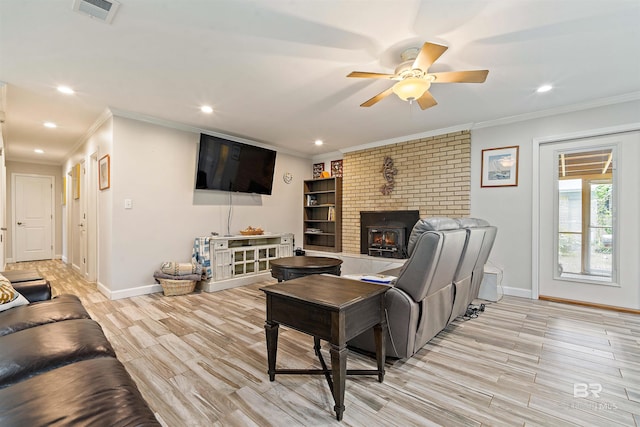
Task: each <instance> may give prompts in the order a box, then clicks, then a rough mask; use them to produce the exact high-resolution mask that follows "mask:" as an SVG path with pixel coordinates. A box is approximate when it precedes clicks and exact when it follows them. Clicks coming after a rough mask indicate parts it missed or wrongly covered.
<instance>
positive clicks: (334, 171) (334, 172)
mask: <svg viewBox="0 0 640 427" xmlns="http://www.w3.org/2000/svg"><path fill="white" fill-rule="evenodd" d="M331 176H335V177H336V178H342V159H340V160H331Z"/></svg>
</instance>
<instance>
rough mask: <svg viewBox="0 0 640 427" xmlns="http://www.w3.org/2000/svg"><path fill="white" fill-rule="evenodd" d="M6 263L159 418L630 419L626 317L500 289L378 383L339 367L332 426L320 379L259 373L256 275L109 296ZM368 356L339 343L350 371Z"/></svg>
mask: <svg viewBox="0 0 640 427" xmlns="http://www.w3.org/2000/svg"><path fill="white" fill-rule="evenodd" d="M8 268H9V269H28V268H35V269H37V270H39V272H40V273H41V274H42V275H43V276H44V277H45V278H47V279H48V280H50V281H51V283H52V286H53V289H54V294H62V293H73V294H76V295H78V296H79V297H80V298H81V300H82V301H83V303H84V304H85V306H86V307H87V310H88V311H89V312H90V314H91V315H92V316H93V318H94V319H95V320H97V321H98V322H99V323H100V324H101V325H102V327H103V329H104V331H105V333H106V335H107V337H108V338H109V339H110V341H111V343H112V344H113V346H114V348H115V350H116V352H117V354H118V358H119V359H120V360H121V361H122V362H123V363H124V365H125V366H126V368H127V370H128V371H129V373H130V374H131V375H132V377H133V378H134V379H135V381H136V382H137V384H138V386H139V388H140V389H141V392H142V394H143V395H144V397H145V398H146V399H147V402H148V403H149V405H150V406H151V408H152V409H153V410H154V411H155V412H156V415H157V417H158V419H159V420H160V421H161V422H162V423H163V424H165V425H167V426H288V427H290V426H299V425H304V426H320V425H340V424H342V425H344V426H367V427H376V426H385V427H386V426H413V425H419V426H427V425H444V426H479V425H492V426H493V425H505V426H524V425H526V426H542V425H545V426H565V425H581V426H607V427H608V426H617V425H625V426H638V425H640V316H637V315H633V314H624V313H616V312H610V311H605V310H599V309H593V308H584V307H577V306H569V305H563V304H558V303H552V302H545V301H532V300H527V299H521V298H514V297H505V298H504V299H502V300H501V301H500V302H498V303H494V304H491V305H487V307H486V311H485V312H484V313H482V314H481V315H480V316H479V317H478V318H476V319H471V320H468V321H464V320H462V319H458V320H456V321H455V322H454V323H453V324H452V325H450V326H449V327H448V328H447V329H446V330H445V331H443V332H441V333H440V334H439V335H438V336H437V337H435V338H434V339H433V340H432V341H431V342H430V343H429V344H427V345H426V346H425V347H424V348H423V349H422V350H421V351H420V352H419V353H418V354H416V355H415V356H414V357H412V358H410V359H408V360H405V361H395V363H388V366H387V375H386V377H385V381H384V383H382V384H380V383H378V382H377V381H376V379H375V378H374V377H373V376H372V377H369V376H360V377H349V378H348V379H347V387H346V411H345V414H344V420H343V422H342V423H339V422H337V421H336V420H335V418H334V414H333V411H332V407H333V401H332V398H331V394H330V392H329V389H328V387H327V384H326V381H325V380H324V378H323V377H320V376H287V375H280V376H276V380H275V382H269V379H268V376H267V373H266V370H267V361H266V346H265V337H264V329H263V324H264V318H265V307H264V305H265V302H264V296H263V293H262V292H261V291H260V290H259V287H260V286H261V285H264V283H262V284H257V285H252V286H247V287H242V288H236V289H231V290H226V291H222V292H217V293H197V294H191V295H187V296H176V297H165V296H163V295H162V294H154V295H146V296H141V297H135V298H129V299H123V300H117V301H109V300H107V299H106V298H105V297H104V296H103V295H102V294H100V293H99V292H98V291H97V290H96V286H95V285H94V284H89V283H87V282H85V281H84V280H82V279H81V278H80V277H79V276H78V275H76V274H75V273H73V271H72V270H71V269H70V268H68V267H67V266H65V265H64V264H63V263H62V262H60V261H41V262H27V263H19V264H11V265H9V266H8ZM269 283H270V282H269ZM312 345H313V342H312V339H311V337H308V336H306V335H304V334H301V333H298V332H295V331H291V330H287V329H286V328H281V334H280V340H279V349H278V366H280V367H284V366H287V367H290V368H307V367H314V368H317V367H318V363H317V360H316V359H315V357H314V355H313V350H312ZM323 352H327V350H326V348H325V349H323ZM325 357H326V358H328V357H329V356H328V353H327V354H325ZM372 362H373V361H372V360H371V359H369V358H367V357H365V356H362V355H359V354H357V353H353V352H351V353H350V354H349V361H348V367H349V369H358V368H360V367H361V368H365V369H367V368H370V367H373V363H372ZM576 384H577V385H576ZM581 384H586V385H581ZM589 384H590V385H589ZM574 387H575V388H576V391H577V395H578V397H574ZM600 387H601V391H600V392H599V393H598V397H596V396H595V395H593V393H591V391H594V392H598V390H599V388H600ZM586 392H588V393H589V396H588V397H580V396H582V395H583V394H584V393H586Z"/></svg>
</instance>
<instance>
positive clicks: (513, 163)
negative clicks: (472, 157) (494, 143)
mask: <svg viewBox="0 0 640 427" xmlns="http://www.w3.org/2000/svg"><path fill="white" fill-rule="evenodd" d="M519 148H520V147H519V146H517V145H516V146H512V147H502V148H489V149H485V150H482V165H481V185H480V186H481V187H517V186H518V150H519Z"/></svg>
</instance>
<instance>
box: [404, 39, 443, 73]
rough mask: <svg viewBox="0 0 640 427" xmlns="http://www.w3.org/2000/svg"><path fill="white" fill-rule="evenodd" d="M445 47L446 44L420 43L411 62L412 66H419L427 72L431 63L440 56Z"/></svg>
mask: <svg viewBox="0 0 640 427" xmlns="http://www.w3.org/2000/svg"><path fill="white" fill-rule="evenodd" d="M447 49H448V47H447V46H443V45H441V44H435V43H429V42H426V43H425V44H423V45H422V49H420V53H419V54H418V56H417V57H416V60H415V61H414V62H413V68H419V69H421V70H422V71H424V72H427V70H428V69H429V67H430V66H431V64H433V63H434V62H436V60H437V59H438V58H440V56H441V55H442V54H443V53H445V52H446V50H447Z"/></svg>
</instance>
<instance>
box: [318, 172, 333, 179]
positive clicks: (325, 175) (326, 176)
mask: <svg viewBox="0 0 640 427" xmlns="http://www.w3.org/2000/svg"><path fill="white" fill-rule="evenodd" d="M320 178H331V175H329V172H327V171H322V173H321V174H320Z"/></svg>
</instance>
